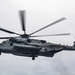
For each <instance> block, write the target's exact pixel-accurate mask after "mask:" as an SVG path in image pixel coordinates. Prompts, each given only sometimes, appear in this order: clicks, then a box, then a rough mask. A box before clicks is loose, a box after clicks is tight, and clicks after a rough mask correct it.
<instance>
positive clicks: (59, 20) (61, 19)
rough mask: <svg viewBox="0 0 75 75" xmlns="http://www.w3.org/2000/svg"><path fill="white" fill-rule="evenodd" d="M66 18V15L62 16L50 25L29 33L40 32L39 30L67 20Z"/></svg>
mask: <svg viewBox="0 0 75 75" xmlns="http://www.w3.org/2000/svg"><path fill="white" fill-rule="evenodd" d="M65 19H66V18H65V17H63V18H60V19H58V20H56V21H55V22H53V23H51V24H49V25H47V26H44V27H42V28H40V29H38V30H36V31H35V32H33V33H31V34H29V35H32V34H34V33H37V32H39V31H41V30H43V29H45V28H48V27H49V26H52V25H54V24H56V23H58V22H61V21H63V20H65Z"/></svg>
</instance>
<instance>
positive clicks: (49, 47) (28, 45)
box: [0, 10, 75, 60]
mask: <svg viewBox="0 0 75 75" xmlns="http://www.w3.org/2000/svg"><path fill="white" fill-rule="evenodd" d="M25 12H26V11H24V10H20V11H19V15H20V20H21V25H22V31H23V32H24V34H19V33H16V32H13V31H10V30H7V29H4V28H0V31H4V32H7V33H9V34H16V35H18V36H16V37H0V39H6V40H5V41H3V42H2V43H0V55H1V53H9V54H13V55H17V56H25V57H32V60H35V57H38V56H45V57H53V56H54V54H55V53H58V52H60V51H62V50H69V51H74V50H75V42H74V45H73V46H68V45H61V44H55V43H50V42H47V41H46V40H39V39H32V38H31V37H44V36H61V35H70V33H62V34H51V35H35V36H33V34H35V33H37V32H39V31H41V30H44V29H46V28H48V27H50V26H52V25H54V24H56V23H59V22H61V21H63V20H65V19H66V18H65V17H62V18H60V19H58V20H56V21H54V22H52V23H50V24H48V25H46V26H44V27H42V28H40V29H38V30H36V31H34V32H32V33H30V34H27V33H26V27H25Z"/></svg>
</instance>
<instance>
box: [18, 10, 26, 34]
mask: <svg viewBox="0 0 75 75" xmlns="http://www.w3.org/2000/svg"><path fill="white" fill-rule="evenodd" d="M19 13H20V19H21V25H22V30H23V31H24V34H26V29H25V14H24V13H26V12H25V11H24V10H21V11H19Z"/></svg>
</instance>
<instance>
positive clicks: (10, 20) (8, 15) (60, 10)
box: [0, 0, 75, 75]
mask: <svg viewBox="0 0 75 75" xmlns="http://www.w3.org/2000/svg"><path fill="white" fill-rule="evenodd" d="M19 10H26V31H27V33H31V32H33V31H35V30H37V29H39V28H41V27H43V26H45V25H48V24H50V23H51V22H53V21H55V20H57V19H59V18H61V17H66V18H67V19H66V20H65V21H62V22H60V23H58V24H55V25H54V26H51V27H49V28H47V29H45V30H42V31H41V32H38V33H36V34H35V35H37V34H40V35H41V34H52V33H71V35H70V36H59V37H42V38H37V39H45V40H47V41H48V42H53V43H61V44H68V45H73V42H74V40H75V1H74V0H0V27H2V28H5V29H9V30H12V31H15V32H18V33H23V32H22V30H21V25H20V20H19V15H18V11H19ZM0 36H15V35H10V34H7V33H4V32H1V31H0ZM1 41H2V40H1ZM74 58H75V52H69V51H62V52H59V53H57V54H55V56H54V57H53V58H47V57H38V58H36V60H35V61H32V60H31V58H28V57H19V56H14V55H8V54H2V55H1V56H0V75H25V74H26V75H50V74H51V75H75V72H74V71H75V66H74V65H75V59H74Z"/></svg>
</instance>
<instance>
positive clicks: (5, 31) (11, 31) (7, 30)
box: [0, 28, 20, 35]
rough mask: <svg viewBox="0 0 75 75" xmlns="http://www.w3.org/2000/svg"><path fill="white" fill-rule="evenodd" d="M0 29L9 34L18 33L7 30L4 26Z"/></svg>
mask: <svg viewBox="0 0 75 75" xmlns="http://www.w3.org/2000/svg"><path fill="white" fill-rule="evenodd" d="M0 30H1V31H4V32H7V33H10V34H16V35H20V34H18V33H15V32H12V31H9V30H6V29H4V28H0Z"/></svg>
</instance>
